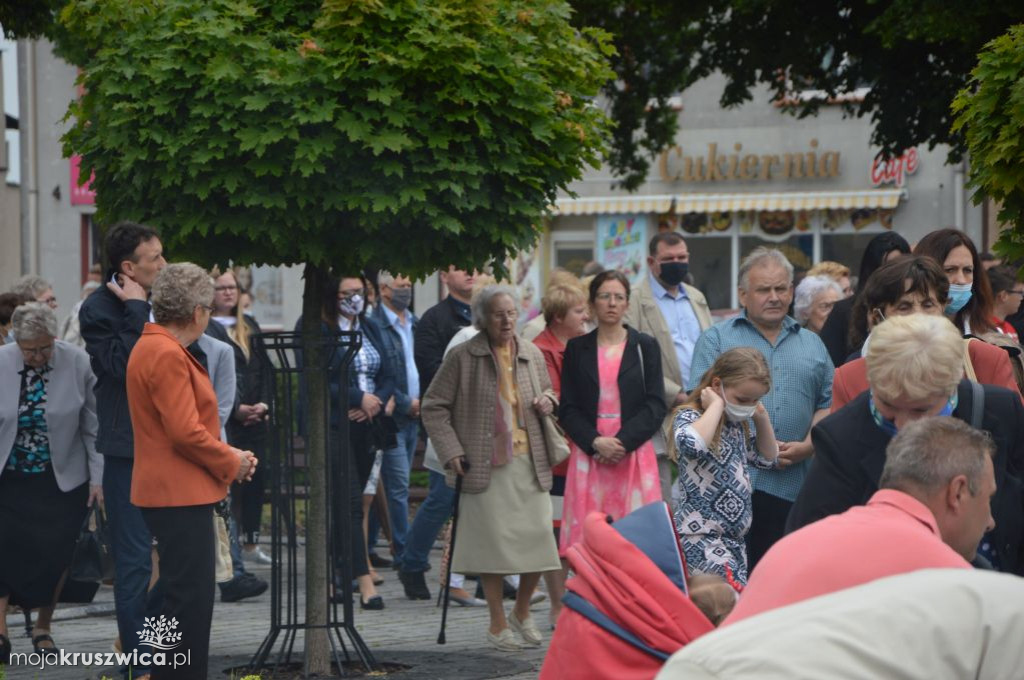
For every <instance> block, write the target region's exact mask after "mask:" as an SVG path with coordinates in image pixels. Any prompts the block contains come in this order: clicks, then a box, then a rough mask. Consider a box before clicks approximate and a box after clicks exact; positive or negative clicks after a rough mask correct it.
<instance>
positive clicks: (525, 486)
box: [452, 454, 561, 574]
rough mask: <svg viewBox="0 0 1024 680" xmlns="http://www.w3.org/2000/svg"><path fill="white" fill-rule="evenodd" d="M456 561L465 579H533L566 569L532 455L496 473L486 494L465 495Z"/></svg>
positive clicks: (461, 503)
mask: <svg viewBox="0 0 1024 680" xmlns="http://www.w3.org/2000/svg"><path fill="white" fill-rule="evenodd" d="M457 531H458V534H457V535H456V537H455V552H454V555H453V556H452V571H456V572H458V573H461V574H529V573H531V572H536V571H551V570H554V569H560V568H561V564H560V563H559V561H558V546H556V545H555V536H554V533H553V532H552V530H551V496H550V494H548V492H547V491H544V490H543V489H541V488H540V484H538V483H537V477H536V475H535V474H534V471H533V461H532V459H531V458H530V455H529V454H525V455H518V456H514V457H513V458H512V462H510V463H509V464H508V465H503V466H500V467H495V468H491V483H490V485H489V486H488V487H487V490H486V491H483V492H482V493H463V494H462V498H461V500H460V501H459V525H458V528H457Z"/></svg>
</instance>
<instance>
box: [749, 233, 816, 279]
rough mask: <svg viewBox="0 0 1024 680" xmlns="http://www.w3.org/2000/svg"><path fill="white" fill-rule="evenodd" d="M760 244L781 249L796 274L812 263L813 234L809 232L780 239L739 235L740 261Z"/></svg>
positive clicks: (808, 267) (805, 269)
mask: <svg viewBox="0 0 1024 680" xmlns="http://www.w3.org/2000/svg"><path fill="white" fill-rule="evenodd" d="M760 246H764V247H766V248H776V249H778V250H781V251H782V254H783V255H785V256H786V259H787V260H789V261H790V263H791V264H792V265H793V269H795V270H796V271H797V273H798V274H799V272H801V271H807V270H808V269H810V268H811V266H812V265H813V264H814V236H813V235H811V234H798V235H796V236H789V237H786V238H784V239H781V240H775V239H769V238H765V237H763V236H741V237H740V262H742V261H743V258H744V257H746V256H747V255H749V254H750V253H751V252H752V251H753V250H754V249H755V248H758V247H760Z"/></svg>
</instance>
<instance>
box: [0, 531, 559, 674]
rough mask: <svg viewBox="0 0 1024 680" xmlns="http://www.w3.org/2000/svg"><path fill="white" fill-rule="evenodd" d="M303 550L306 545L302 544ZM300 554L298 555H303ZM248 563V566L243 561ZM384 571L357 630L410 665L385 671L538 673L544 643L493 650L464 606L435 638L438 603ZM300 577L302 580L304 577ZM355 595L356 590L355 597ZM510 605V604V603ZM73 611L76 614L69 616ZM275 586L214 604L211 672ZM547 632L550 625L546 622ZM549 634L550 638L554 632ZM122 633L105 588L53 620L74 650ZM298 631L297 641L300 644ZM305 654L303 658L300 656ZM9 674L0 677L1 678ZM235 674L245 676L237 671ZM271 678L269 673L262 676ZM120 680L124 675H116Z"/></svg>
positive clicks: (95, 647) (266, 605) (228, 656)
mask: <svg viewBox="0 0 1024 680" xmlns="http://www.w3.org/2000/svg"><path fill="white" fill-rule="evenodd" d="M300 550H301V549H300ZM300 555H301V553H300ZM431 557H432V563H433V565H434V568H433V569H432V570H431V571H429V572H427V584H428V585H429V587H430V589H431V592H432V593H434V595H435V598H436V594H437V589H438V576H437V574H438V570H439V562H440V552H439V551H437V550H435V551H433V553H432V555H431ZM246 568H247V569H249V568H250V567H249V565H248V564H247V565H246ZM251 570H252V571H253V572H255V573H256V574H258V575H260V576H262V577H265V578H269V575H270V568H269V567H251ZM378 571H379V573H380V574H381V576H383V577H384V579H385V583H384V585H382V586H380V587H379V590H380V593H381V595H383V597H384V600H385V604H386V607H387V608H386V609H385V610H384V611H380V612H370V611H360V610H359V609H358V605H357V609H356V611H355V625H356V629H357V630H358V631H359V633H360V635H362V637H363V639H364V640H365V642H366V644H367V645H368V646H369V648H370V650H371V651H372V652H373V653H374V655H375V656H376V658H377V660H378V661H384V662H394V663H400V664H405V665H407V666H409V667H410V668H408V669H407V670H404V671H400V672H395V673H391V674H388V676H387V677H394V678H400V679H401V680H405V679H412V678H416V679H418V680H419V679H423V680H427V679H431V680H432V679H437V680H477V679H481V680H482V679H484V678H513V679H515V680H527V679H531V680H532V679H533V678H536V677H537V673H538V672H539V670H540V666H541V664H542V663H543V660H544V653H545V650H546V649H547V644H546V643H545V645H544V646H542V647H540V648H538V649H533V650H529V651H526V652H520V653H515V654H511V653H503V652H498V651H495V650H493V649H491V648H490V647H489V646H488V645H487V642H486V640H485V639H484V633H485V630H486V627H487V620H488V619H487V608H486V607H472V608H464V607H459V606H457V605H453V606H451V607H450V608H449V610H448V628H447V644H446V645H444V646H441V645H438V644H437V633H438V629H439V626H440V622H441V610H440V609H439V608H437V607H435V601H436V600H431V601H430V602H426V601H422V600H420V601H416V602H413V601H410V600H407V599H406V598H405V595H404V593H403V591H402V586H401V584H400V583H399V582H398V575H397V573H396V572H394V571H392V570H391V569H380V570H378ZM301 582H302V579H300V583H301ZM357 597H358V595H357ZM507 604H508V605H509V607H511V603H510V602H509V603H507ZM548 609H549V606H548V602H547V601H546V600H545V601H544V602H542V603H540V604H538V605H536V606H535V607H534V610H533V615H534V616H535V617H536V618H537V621H538V624H546V623H547V620H548ZM69 617H71V618H69ZM269 618H270V592H269V591H267V592H266V593H264V594H263V595H261V596H259V597H257V598H252V599H249V600H243V601H242V602H236V603H231V604H225V603H223V602H220V601H219V600H218V602H217V603H216V606H215V609H214V613H213V631H212V635H211V639H210V655H211V659H210V674H209V677H210V678H217V679H218V680H224V679H227V678H231V674H230V673H225V672H224V669H226V668H230V667H233V666H239V665H244V664H245V663H246V662H248V660H249V659H250V658H251V656H252V654H253V653H254V652H255V651H256V649H257V647H258V646H259V645H260V643H261V642H262V641H263V639H264V637H265V636H266V634H267V632H268V631H269ZM7 623H8V626H10V629H11V634H12V640H11V643H12V646H13V648H14V651H15V652H31V649H32V647H31V643H30V642H29V639H28V638H27V637H24V636H23V635H22V633H23V631H24V628H23V617H22V616H21V615H20V614H17V615H11V616H9V617H8V619H7ZM541 627H542V629H544V630H545V631H546V630H547V626H546V625H542V626H541ZM545 635H547V636H548V637H550V632H546V633H545ZM116 636H117V625H116V623H115V621H114V616H113V589H112V588H110V587H102V588H100V591H99V593H98V594H97V596H96V600H95V602H93V604H91V605H89V606H88V607H80V606H69V607H66V608H61V609H58V611H57V613H56V615H55V617H54V624H53V637H54V639H55V640H56V642H57V644H58V645H59V646H60V647H61V648H63V649H67V650H68V651H70V652H106V651H110V649H111V643H112V642H113V640H114V638H115V637H116ZM301 647H302V642H301V637H300V640H299V642H298V643H297V644H296V648H297V649H301ZM300 658H301V657H300ZM104 675H106V677H108V678H115V676H116V669H115V668H114V667H112V666H111V667H104V668H87V667H77V668H76V667H70V668H53V667H49V668H46V669H45V670H40V669H39V668H25V667H22V668H18V667H12V668H10V669H8V672H7V675H6V678H9V679H10V680H23V679H24V680H29V679H36V678H45V679H49V678H53V679H54V680H99V679H100V678H102V677H103V676H104ZM2 677H4V676H2V675H0V678H2ZM234 677H235V678H236V679H237V678H240V677H241V675H240V674H235V676H234ZM264 677H266V676H264ZM118 680H119V676H118Z"/></svg>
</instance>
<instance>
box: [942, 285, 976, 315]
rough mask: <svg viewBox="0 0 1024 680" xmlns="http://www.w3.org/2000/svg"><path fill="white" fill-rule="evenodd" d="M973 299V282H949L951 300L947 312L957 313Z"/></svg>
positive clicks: (947, 305) (947, 304)
mask: <svg viewBox="0 0 1024 680" xmlns="http://www.w3.org/2000/svg"><path fill="white" fill-rule="evenodd" d="M970 301H971V284H969V283H951V284H949V302H947V303H946V314H956V313H957V312H959V311H960V310H961V309H963V308H964V307H966V306H967V303H968V302H970Z"/></svg>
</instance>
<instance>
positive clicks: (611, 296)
mask: <svg viewBox="0 0 1024 680" xmlns="http://www.w3.org/2000/svg"><path fill="white" fill-rule="evenodd" d="M594 298H595V299H597V300H600V301H601V302H608V301H609V300H615V301H616V302H625V301H626V300H628V299H629V298H627V297H626V296H625V295H623V294H622V293H598V294H597V295H595V296H594Z"/></svg>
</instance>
